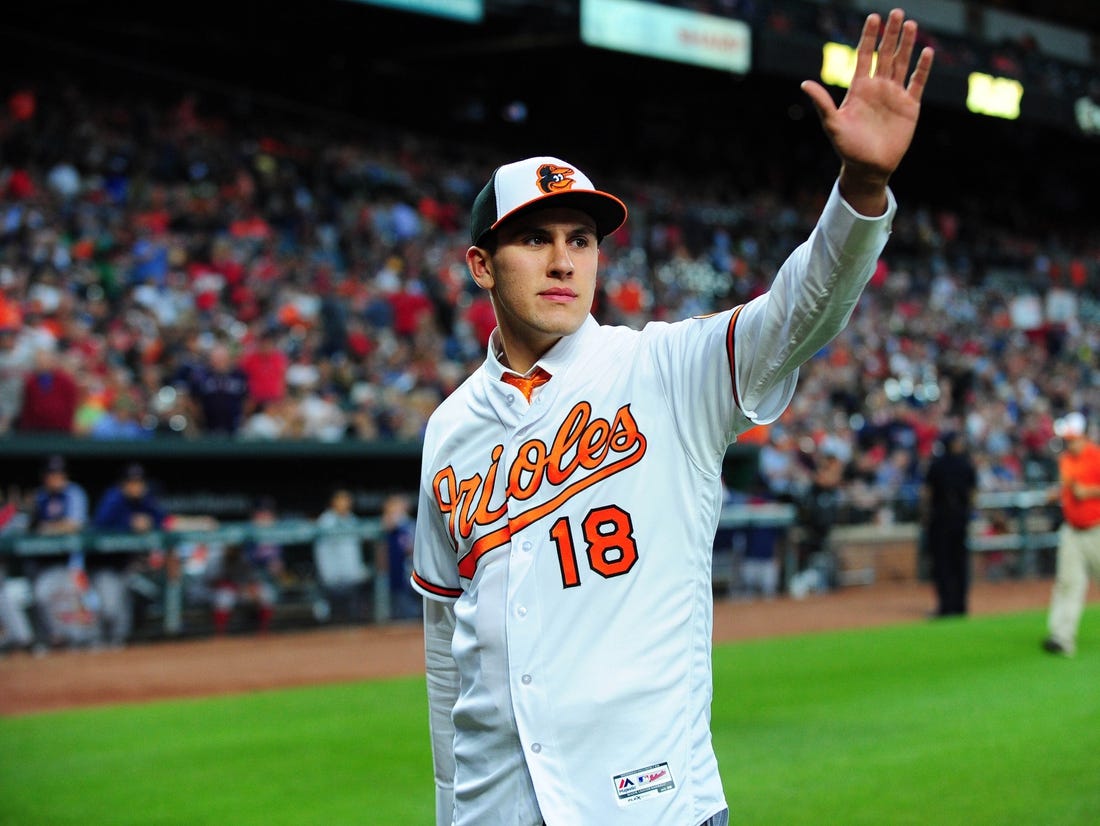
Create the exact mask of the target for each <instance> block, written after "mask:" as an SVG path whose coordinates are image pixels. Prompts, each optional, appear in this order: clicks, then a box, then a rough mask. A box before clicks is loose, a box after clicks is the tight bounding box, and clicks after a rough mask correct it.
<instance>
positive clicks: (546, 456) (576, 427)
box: [432, 402, 646, 579]
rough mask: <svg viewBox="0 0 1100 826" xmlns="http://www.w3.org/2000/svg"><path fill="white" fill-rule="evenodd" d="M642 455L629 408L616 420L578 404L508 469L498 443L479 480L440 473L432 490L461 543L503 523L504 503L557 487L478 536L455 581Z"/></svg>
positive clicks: (447, 471)
mask: <svg viewBox="0 0 1100 826" xmlns="http://www.w3.org/2000/svg"><path fill="white" fill-rule="evenodd" d="M645 449H646V439H645V436H644V435H642V432H641V431H640V430H639V429H638V424H637V422H635V421H634V417H633V416H632V415H631V413H630V405H628V404H626V405H623V406H622V407H620V408H619V409H618V411H616V413H615V417H614V419H612V420H611V421H608V420H607V419H600V418H592V405H591V404H589V403H588V402H578V403H577V404H576V405H574V407H573V409H572V410H570V411H569V413H568V414H566V416H565V419H564V420H563V421H562V423H561V426H560V427H558V432H557V433H556V434H554V439H553V441H551V442H550V445H549V446H547V444H546V443H545V442H543V441H542V440H540V439H531V440H529V441H526V442H524V443H523V444H522V445H521V446H520V448H519V450H518V451H517V452H516V457H515V459H513V460H512V464H511V465H510V466H508V467H505V468H502V467H501V461H500V460H501V457H502V456H503V455H504V445H497V446H496V447H494V448H493V450H492V452H491V454H490V458H489V467H488V468H487V469H486V471H485V473H484V475H483V474H481V473H475V474H474V475H473V476H470V477H469V478H466V479H462V480H461V481H459V479H458V477H457V476H456V474H455V471H454V468H453V467H451V466H450V465H448V466H447V467H445V468H443V469H442V470H441V471H439V473H437V474H436V475H435V479H433V480H432V488H433V490H434V491H435V500H436V503H437V504H438V505H439V510H440V511H441V512H442V513H443V515H444V516H446V517H447V518H448V523H449V526H450V532H451V536H452V537H453V538H454V539H455V541H456V543H457V542H458V540H459V539H460V538H461V539H469V537H470V535H471V534H472V533H473V530H474V527H475V526H479V527H482V528H485V527H488V526H490V525H493V524H495V523H496V522H498V521H499V520H500V519H502V518H505V517H506V516H507V513H508V501H507V500H508V499H512V500H517V501H521V502H522V501H525V500H527V499H530V498H531V497H532V496H534V495H535V493H536V492H538V490H539V489H540V488H541V487H542V485H543V483H544V482H546V483H548V484H550V485H553V486H555V487H560V488H561V489H560V490H559V491H558V492H557V493H556V494H555V495H554V496H552V497H551V498H550V499H548V500H546V501H545V502H542V503H541V504H538V505H535V506H534V507H532V508H529V509H528V510H525V511H523V512H521V513H518V514H516V515H514V516H512V517H510V518H508V520H507V522H506V524H504V525H502V526H501V527H499V528H497V529H496V530H494V531H490V532H489V533H486V534H484V535H482V536H480V537H479V538H478V539H477V540H476V541H475V542H474V543H473V546H472V547H471V548H470V551H469V553H467V554H466V555H465V556H464V557H463V558H462V559H461V560H459V563H458V573H459V575H461V576H463V577H465V578H467V579H470V578H472V577H473V575H474V571H475V570H476V569H477V562H478V560H479V559H481V557H482V556H484V555H485V554H487V553H488V552H489V551H491V550H493V549H494V548H499V547H500V546H501V545H504V544H505V543H507V542H508V540H509V539H510V538H511V536H512V534H514V533H516V532H518V531H522V530H523V529H524V528H527V527H529V526H530V525H533V524H534V523H535V522H537V521H538V520H540V519H542V518H543V517H544V516H549V515H550V514H552V513H553V512H554V511H556V510H557V509H558V508H560V507H561V506H562V505H563V504H565V503H566V502H568V501H569V500H570V499H571V498H572V497H574V496H576V495H577V494H578V493H580V492H581V491H582V490H585V489H587V488H589V487H591V486H592V485H594V484H596V483H597V482H600V481H602V480H603V479H607V478H608V477H609V476H613V475H614V474H616V473H618V472H619V471H621V470H625V469H626V468H628V467H631V466H633V465H635V464H637V463H638V461H639V460H641V458H642V456H643V455H645ZM609 456H610V457H611V458H610V460H609V458H608V457H609ZM502 471H503V472H505V473H507V474H508V477H507V487H506V489H505V493H504V496H505V500H504V501H502V502H500V503H499V504H497V505H496V506H494V505H493V504H492V502H491V501H490V499H491V498H492V495H493V490H494V488H495V487H496V483H497V477H498V476H499V475H500V473H501V472H502Z"/></svg>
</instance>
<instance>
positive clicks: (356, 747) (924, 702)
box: [0, 608, 1100, 826]
mask: <svg viewBox="0 0 1100 826" xmlns="http://www.w3.org/2000/svg"><path fill="white" fill-rule="evenodd" d="M1043 627H1044V618H1043V615H1042V614H1041V613H1038V612H1026V613H1021V614H1014V615H1007V616H1002V617H985V618H970V619H966V620H944V621H939V622H934V623H933V622H929V623H919V624H915V625H904V626H896V627H889V628H881V629H875V630H870V631H858V632H842V633H828V634H814V635H806V636H799V637H790V638H783V639H776V640H768V641H756V642H747V643H738V644H733V645H725V646H721V647H718V648H716V650H715V683H716V689H715V702H714V737H715V746H716V750H717V752H718V757H719V761H720V764H721V766H722V773H723V776H724V778H725V785H726V795H727V797H728V799H729V801H730V805H731V808H732V810H733V813H734V821H735V822H737V823H742V824H782V826H789V825H791V824H818V825H820V824H879V825H881V824H966V826H979V824H1013V825H1014V826H1020V825H1021V824H1036V826H1038V824H1043V826H1047V825H1048V824H1059V826H1066V825H1067V824H1096V823H1100V691H1098V687H1100V609H1094V608H1090V609H1089V610H1088V611H1087V612H1086V615H1085V618H1084V621H1083V624H1082V630H1083V634H1082V639H1081V640H1080V646H1081V653H1079V654H1078V656H1077V657H1076V658H1075V659H1072V660H1066V659H1061V658H1054V657H1051V656H1049V655H1044V654H1043V653H1042V652H1040V651H1039V647H1038V641H1039V638H1040V637H1041V635H1042V632H1043ZM0 676H2V665H0ZM0 690H2V681H0ZM425 704H426V701H425V690H424V681H423V679H404V680H392V681H385V682H377V683H356V684H351V685H339V686H327V687H322V688H310V689H295V690H284V691H271V692H262V693H257V694H251V695H247V696H239V697H232V698H220V699H209V700H188V701H184V702H159V703H153V704H147V705H139V706H126V707H112V708H103V709H95V710H87V711H74V712H63V713H50V714H40V715H33V716H28V717H19V718H8V719H0V824H3V826H62V825H63V824H74V826H75V824H80V826H101V825H106V824H110V825H111V826H114V824H119V826H122V825H123V824H134V826H154V824H180V825H181V826H184V825H186V826H198V825H199V824H218V826H222V824H233V825H234V826H248V824H257V826H260V824H263V826H278V825H279V824H288V826H289V824H309V825H310V826H316V825H317V824H324V825H325V826H329V825H330V824H365V825H366V826H375V824H380V825H381V826H389V825H390V824H393V826H416V825H417V824H430V823H431V820H432V792H431V759H430V756H429V751H428V743H427V733H426V722H425V721H426V710H425ZM578 826H584V825H582V824H578ZM593 826H599V824H594V825H593ZM670 826H683V825H682V824H670Z"/></svg>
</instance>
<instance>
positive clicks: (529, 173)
mask: <svg viewBox="0 0 1100 826" xmlns="http://www.w3.org/2000/svg"><path fill="white" fill-rule="evenodd" d="M549 206H554V207H568V208H570V209H579V210H580V211H581V212H584V213H587V214H588V215H590V216H591V217H592V219H593V220H594V221H595V222H596V237H597V238H598V239H600V240H602V239H603V238H604V237H605V236H607V235H610V234H611V233H612V232H614V231H615V230H617V229H618V228H619V227H621V226H622V225H623V223H625V221H626V205H625V204H623V202H622V201H620V200H619V199H618V198H616V197H615V196H614V195H611V194H610V193H607V192H602V191H600V190H598V189H596V187H595V185H593V183H592V181H591V180H590V179H589V178H588V176H587V175H585V174H584V173H583V172H581V171H580V170H579V169H577V167H575V166H573V165H572V164H570V163H567V162H566V161H563V160H561V159H560V158H552V157H549V156H542V157H537V158H527V159H526V160H522V161H515V162H514V163H509V164H505V165H504V166H498V167H497V168H496V169H495V170H494V171H493V174H492V175H491V176H490V178H489V182H488V183H486V184H485V187H484V188H483V189H482V190H481V192H480V193H478V196H477V198H476V199H475V200H474V206H473V209H472V211H471V214H470V242H471V243H472V244H473V245H474V246H478V245H479V244H481V243H482V242H483V241H484V239H485V236H486V235H488V234H489V233H490V232H492V231H493V230H495V229H496V228H497V227H499V226H500V225H501V223H502V222H504V221H506V220H508V219H509V218H515V217H516V216H518V215H523V214H524V213H527V212H530V211H532V210H534V209H543V208H545V207H549Z"/></svg>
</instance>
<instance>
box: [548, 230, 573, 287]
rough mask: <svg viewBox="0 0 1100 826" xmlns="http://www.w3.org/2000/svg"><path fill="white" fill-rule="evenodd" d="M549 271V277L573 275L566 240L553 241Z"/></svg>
mask: <svg viewBox="0 0 1100 826" xmlns="http://www.w3.org/2000/svg"><path fill="white" fill-rule="evenodd" d="M549 270H550V275H551V276H554V277H556V278H564V277H567V276H570V275H572V274H573V256H572V255H571V254H570V249H569V240H568V239H566V238H559V239H556V240H555V241H554V244H553V249H552V255H551V257H550V265H549Z"/></svg>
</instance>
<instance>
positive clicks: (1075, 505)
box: [1058, 442, 1100, 528]
mask: <svg viewBox="0 0 1100 826" xmlns="http://www.w3.org/2000/svg"><path fill="white" fill-rule="evenodd" d="M1058 474H1059V476H1061V478H1062V515H1063V516H1064V517H1065V519H1066V521H1067V522H1068V523H1069V524H1071V525H1072V526H1073V527H1075V528H1092V527H1094V526H1096V525H1100V497H1092V498H1090V499H1078V498H1077V497H1075V496H1074V495H1073V494H1072V493H1070V490H1069V485H1070V483H1071V482H1084V483H1085V484H1086V485H1100V446H1098V445H1095V444H1093V443H1092V442H1088V443H1086V445H1085V447H1084V449H1083V450H1082V451H1081V452H1080V453H1079V454H1078V455H1076V456H1074V455H1072V454H1071V453H1069V452H1068V451H1067V452H1065V453H1063V454H1062V456H1061V458H1059V460H1058Z"/></svg>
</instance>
